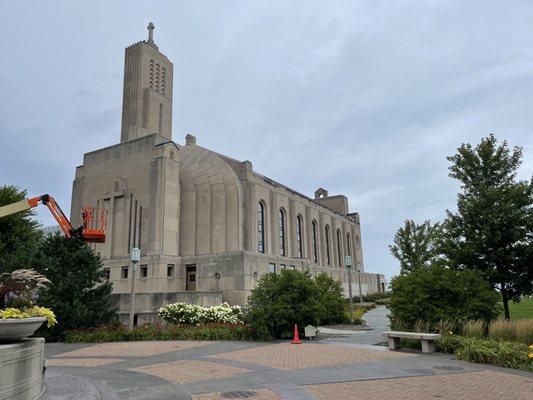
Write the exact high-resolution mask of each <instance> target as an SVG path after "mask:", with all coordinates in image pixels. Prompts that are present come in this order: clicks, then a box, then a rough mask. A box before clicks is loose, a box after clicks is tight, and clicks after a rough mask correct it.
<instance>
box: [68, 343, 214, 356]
mask: <svg viewBox="0 0 533 400" xmlns="http://www.w3.org/2000/svg"><path fill="white" fill-rule="evenodd" d="M211 343H212V342H207V341H153V342H113V343H102V344H97V345H94V346H89V347H85V348H83V349H79V350H74V351H69V352H66V353H61V354H60V356H61V357H65V356H68V357H80V356H92V357H98V356H110V357H148V356H155V355H158V354H163V353H168V352H170V351H176V350H186V349H191V348H194V347H199V346H205V345H207V344H211Z"/></svg>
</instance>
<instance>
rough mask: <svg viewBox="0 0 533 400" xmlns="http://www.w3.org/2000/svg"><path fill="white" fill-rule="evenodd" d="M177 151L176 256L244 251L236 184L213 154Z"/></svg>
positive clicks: (193, 147)
mask: <svg viewBox="0 0 533 400" xmlns="http://www.w3.org/2000/svg"><path fill="white" fill-rule="evenodd" d="M179 147H180V188H181V195H180V203H181V204H180V221H181V223H180V255H182V256H187V255H200V254H210V253H218V252H228V251H238V250H242V249H243V248H244V246H243V243H244V235H243V231H244V225H243V208H244V196H243V189H242V185H241V182H240V180H239V179H238V177H237V175H236V174H235V172H234V170H233V169H232V168H231V167H230V165H229V164H228V163H227V162H226V161H225V160H224V159H223V158H222V157H221V156H220V155H218V154H217V153H215V152H213V151H211V150H208V149H205V148H203V147H200V146H196V145H195V144H191V145H187V146H179Z"/></svg>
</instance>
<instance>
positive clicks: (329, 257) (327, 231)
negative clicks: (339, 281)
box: [326, 225, 331, 265]
mask: <svg viewBox="0 0 533 400" xmlns="http://www.w3.org/2000/svg"><path fill="white" fill-rule="evenodd" d="M329 239H330V238H329V225H326V264H327V265H331V253H330V246H329Z"/></svg>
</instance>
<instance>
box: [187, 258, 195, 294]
mask: <svg viewBox="0 0 533 400" xmlns="http://www.w3.org/2000/svg"><path fill="white" fill-rule="evenodd" d="M186 274H187V276H186V280H185V290H186V291H187V292H193V291H195V290H196V265H187V267H186Z"/></svg>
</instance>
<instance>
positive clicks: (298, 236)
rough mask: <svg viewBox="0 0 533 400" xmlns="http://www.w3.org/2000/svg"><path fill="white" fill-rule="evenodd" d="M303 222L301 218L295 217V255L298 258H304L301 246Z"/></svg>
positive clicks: (299, 216)
mask: <svg viewBox="0 0 533 400" xmlns="http://www.w3.org/2000/svg"><path fill="white" fill-rule="evenodd" d="M302 226H303V222H302V216H301V215H298V216H297V217H296V244H297V255H298V257H299V258H302V257H303V256H304V244H303V228H302Z"/></svg>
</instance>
